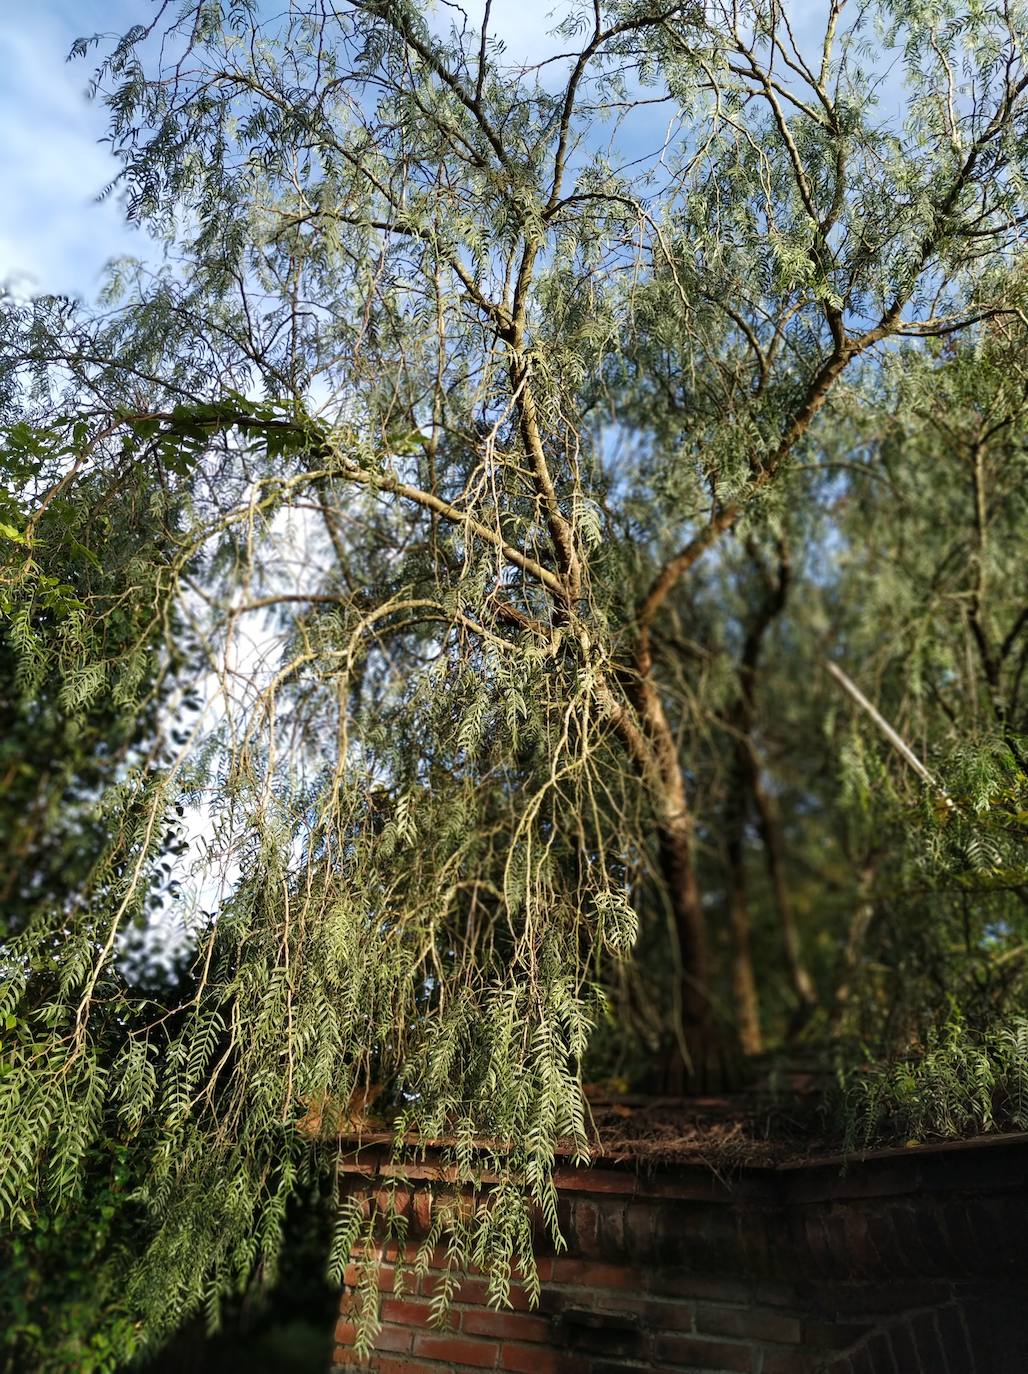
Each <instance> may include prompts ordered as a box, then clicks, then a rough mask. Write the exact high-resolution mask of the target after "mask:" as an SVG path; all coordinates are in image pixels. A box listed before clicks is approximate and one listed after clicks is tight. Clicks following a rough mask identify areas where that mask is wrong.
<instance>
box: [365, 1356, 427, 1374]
mask: <svg viewBox="0 0 1028 1374" xmlns="http://www.w3.org/2000/svg"><path fill="white" fill-rule="evenodd" d="M375 1370H376V1374H425V1366H424V1365H423V1364H422V1363H421V1362H420V1361H419V1360H392V1359H390V1358H389V1357H388V1356H386V1355H383V1356H382V1357H381V1358H380V1359H376V1361H375Z"/></svg>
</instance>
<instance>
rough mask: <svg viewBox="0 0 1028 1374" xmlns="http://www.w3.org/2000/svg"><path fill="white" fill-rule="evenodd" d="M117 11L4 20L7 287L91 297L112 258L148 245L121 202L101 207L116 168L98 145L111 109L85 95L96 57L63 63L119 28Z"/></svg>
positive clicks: (1, 159)
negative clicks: (91, 39) (87, 36)
mask: <svg viewBox="0 0 1028 1374" xmlns="http://www.w3.org/2000/svg"><path fill="white" fill-rule="evenodd" d="M119 9H120V6H118V5H111V4H105V5H103V6H102V7H94V6H91V5H88V4H87V5H82V6H81V8H79V9H78V10H77V12H76V14H75V15H74V16H68V15H66V14H62V13H60V12H59V11H58V10H57V9H53V10H51V11H50V12H49V13H47V12H43V13H41V12H39V11H30V10H29V9H28V8H27V7H26V8H24V9H23V10H22V11H21V13H20V15H19V16H18V17H15V16H14V15H13V13H12V11H11V10H7V12H6V13H4V14H3V15H0V71H3V73H4V79H3V82H2V84H0V148H2V149H3V152H2V154H0V169H2V173H3V187H4V196H3V198H2V200H0V280H3V281H10V280H14V281H15V282H17V284H18V286H19V287H20V288H21V289H23V290H24V289H32V290H37V291H53V292H60V293H62V294H65V295H83V296H92V295H93V294H95V291H96V289H97V286H98V284H99V279H100V275H101V272H102V268H103V265H104V263H105V262H106V261H107V260H108V259H109V258H111V257H113V256H115V255H116V254H119V253H124V252H140V251H142V250H143V248H144V242H145V241H144V240H143V239H142V238H141V237H140V236H139V235H138V234H133V233H132V232H131V231H130V230H129V229H128V228H127V227H126V226H125V224H124V216H123V213H122V210H121V208H120V207H119V205H118V204H117V202H116V201H115V200H114V199H112V200H110V201H108V202H106V203H104V204H100V205H98V204H96V197H97V195H98V194H99V192H100V191H101V190H102V189H103V187H104V186H105V185H106V184H107V183H108V182H109V181H110V180H111V178H112V176H113V175H114V173H115V171H116V170H117V164H116V162H115V160H114V158H113V157H112V156H111V155H110V153H109V151H108V150H107V149H106V148H105V147H104V146H102V145H101V144H100V142H99V140H100V139H101V138H102V137H103V135H104V132H105V130H106V126H107V118H106V112H105V110H104V109H103V108H102V107H101V106H98V105H91V104H90V103H89V102H88V101H87V99H86V96H85V86H86V83H87V81H88V79H89V75H90V71H91V68H90V65H89V60H88V59H87V60H85V61H75V62H71V63H68V62H66V61H65V57H66V55H67V52H68V49H69V48H70V46H71V43H72V41H73V40H74V39H75V38H76V37H77V36H78V34H79V33H81V32H82V31H86V32H89V31H91V30H92V29H94V28H96V27H99V26H101V25H98V24H97V23H96V21H97V20H98V19H101V20H103V21H104V22H103V24H102V27H105V28H110V27H111V26H112V22H113V26H114V27H119V25H118V23H117V19H116V15H115V12H116V11H118V10H119ZM97 10H102V13H99V12H97ZM91 11H93V12H91Z"/></svg>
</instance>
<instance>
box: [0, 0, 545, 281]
mask: <svg viewBox="0 0 1028 1374" xmlns="http://www.w3.org/2000/svg"><path fill="white" fill-rule="evenodd" d="M554 5H555V0H499V3H497V4H495V5H494V7H493V8H494V26H495V27H496V29H497V30H498V31H499V32H500V33H502V35H503V37H504V38H505V39H506V41H507V43H508V45H509V48H508V50H509V52H510V55H511V56H512V57H513V58H519V59H521V60H524V61H530V60H532V58H533V56H538V55H541V52H542V51H543V50H545V49H546V48H548V47H549V45H548V43H547V42H546V40H545V36H544V35H545V31H546V29H547V28H548V27H549V22H548V20H547V15H548V14H549V12H550V11H551V10H552V9H553V8H554ZM152 12H153V7H152V3H151V0H37V3H36V4H34V5H33V4H31V3H29V0H23V3H21V4H20V5H19V4H15V3H13V0H12V3H10V4H7V5H2V6H0V73H2V75H0V149H2V150H3V151H2V153H0V168H2V171H3V186H4V188H5V191H6V194H5V195H4V196H3V197H2V198H0V282H14V283H15V284H16V285H17V287H18V289H19V290H20V291H23V292H26V293H27V292H36V291H53V292H59V293H61V294H64V295H77V296H83V297H86V298H87V299H88V298H91V297H93V296H95V294H96V292H97V290H98V288H99V286H100V283H101V277H102V273H103V267H104V264H105V263H106V262H107V261H108V260H109V259H110V258H112V257H115V256H118V255H119V254H122V253H141V252H144V251H145V244H144V242H143V241H142V240H141V239H140V236H139V235H138V234H137V233H134V232H133V231H131V230H130V229H128V228H127V227H126V226H125V224H124V222H123V217H122V213H121V210H120V208H119V206H118V204H117V202H116V201H115V200H110V201H108V202H106V203H104V204H100V205H98V204H96V196H97V194H98V192H99V191H100V190H101V189H102V188H103V186H104V185H105V184H106V183H107V182H108V181H110V179H111V177H112V175H113V173H114V171H115V170H116V164H115V162H114V159H113V158H112V157H111V156H110V154H109V153H108V151H107V149H106V147H104V146H103V145H102V143H101V142H100V140H101V139H102V138H103V136H104V133H105V132H106V128H107V120H106V114H105V111H104V109H103V108H102V106H98V105H91V104H90V103H89V101H88V100H87V99H86V97H85V88H86V84H87V82H88V80H89V76H90V74H91V71H92V63H91V61H90V59H88V58H87V59H85V60H82V59H78V60H75V61H73V62H67V61H66V60H65V58H66V56H67V53H68V50H69V48H70V47H71V44H72V42H73V41H74V40H75V39H76V38H77V37H80V36H81V35H84V34H93V33H123V32H124V31H125V30H126V29H127V28H129V27H130V26H131V25H132V24H133V23H138V22H139V21H140V20H143V21H145V20H146V19H148V18H149V16H150V15H151V14H152Z"/></svg>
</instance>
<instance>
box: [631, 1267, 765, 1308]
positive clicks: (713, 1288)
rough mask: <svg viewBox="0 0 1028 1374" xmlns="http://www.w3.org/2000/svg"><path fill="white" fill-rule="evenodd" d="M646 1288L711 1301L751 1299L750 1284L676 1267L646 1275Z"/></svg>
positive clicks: (745, 1300)
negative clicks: (704, 1275)
mask: <svg viewBox="0 0 1028 1374" xmlns="http://www.w3.org/2000/svg"><path fill="white" fill-rule="evenodd" d="M646 1287H647V1289H648V1290H649V1291H650V1292H652V1293H660V1294H663V1295H665V1296H668V1297H682V1298H707V1299H709V1300H710V1301H711V1302H738V1303H746V1302H749V1301H751V1292H752V1285H751V1284H748V1283H742V1282H739V1281H737V1280H734V1279H708V1278H703V1277H701V1276H700V1275H698V1274H683V1273H682V1272H681V1271H680V1270H677V1269H657V1270H655V1271H654V1272H653V1273H651V1274H648V1275H647V1283H646Z"/></svg>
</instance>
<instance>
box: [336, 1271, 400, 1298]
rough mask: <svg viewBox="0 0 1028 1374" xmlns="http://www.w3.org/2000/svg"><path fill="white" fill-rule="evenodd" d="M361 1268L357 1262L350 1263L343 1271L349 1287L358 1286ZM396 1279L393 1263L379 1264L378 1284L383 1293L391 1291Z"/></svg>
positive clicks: (344, 1279)
mask: <svg viewBox="0 0 1028 1374" xmlns="http://www.w3.org/2000/svg"><path fill="white" fill-rule="evenodd" d="M360 1273H361V1271H360V1268H359V1267H358V1266H357V1265H356V1264H348V1265H347V1266H346V1270H345V1272H344V1273H343V1283H344V1284H345V1286H346V1287H347V1288H356V1286H357V1284H358V1283H359V1282H360ZM395 1281H396V1275H395V1271H394V1269H393V1266H392V1265H391V1264H380V1265H379V1266H378V1286H379V1290H380V1291H381V1292H383V1293H391V1292H392V1291H393V1285H394V1284H395Z"/></svg>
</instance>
